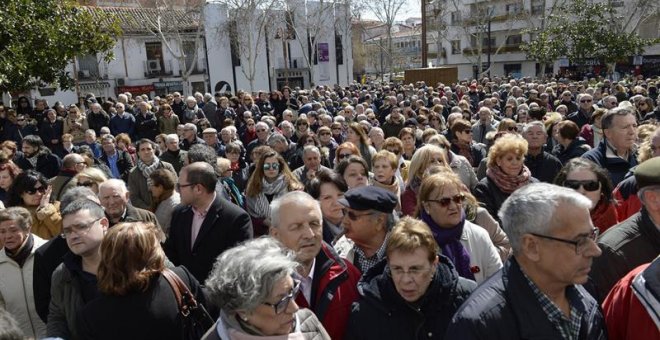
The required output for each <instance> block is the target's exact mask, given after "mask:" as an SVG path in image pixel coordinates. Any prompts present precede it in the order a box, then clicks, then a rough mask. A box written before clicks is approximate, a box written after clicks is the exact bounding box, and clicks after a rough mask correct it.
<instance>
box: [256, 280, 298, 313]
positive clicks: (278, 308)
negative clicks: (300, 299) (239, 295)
mask: <svg viewBox="0 0 660 340" xmlns="http://www.w3.org/2000/svg"><path fill="white" fill-rule="evenodd" d="M299 292H300V280H293V288H291V291H290V292H289V294H287V295H286V296H285V297H283V298H281V299H280V301H277V302H275V303H270V302H264V305H266V306H271V307H273V309H275V314H282V313H284V311H285V310H286V308H287V307H288V306H289V303H290V302H291V300H293V299H295V298H296V296H297V295H298V293H299Z"/></svg>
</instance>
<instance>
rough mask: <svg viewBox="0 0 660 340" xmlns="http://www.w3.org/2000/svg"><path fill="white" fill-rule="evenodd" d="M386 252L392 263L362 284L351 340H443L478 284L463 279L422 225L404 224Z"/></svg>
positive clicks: (409, 221) (351, 323)
mask: <svg viewBox="0 0 660 340" xmlns="http://www.w3.org/2000/svg"><path fill="white" fill-rule="evenodd" d="M385 253H386V254H387V257H386V258H387V261H381V262H380V263H379V264H377V265H376V267H375V268H377V269H373V270H369V271H368V272H367V273H366V274H365V276H364V277H363V278H362V280H360V283H359V284H358V285H359V287H360V289H359V292H360V295H361V296H360V298H359V300H358V302H357V303H356V304H355V305H354V306H355V307H354V308H353V312H352V313H351V317H350V319H349V325H348V329H347V331H346V333H347V335H346V339H412V338H422V337H423V338H425V339H443V338H444V336H445V332H446V329H447V325H448V324H449V321H451V317H452V316H453V315H454V313H455V312H456V311H457V310H458V307H459V306H460V305H461V304H462V303H463V301H465V300H466V299H467V297H468V296H469V295H470V293H471V292H472V291H473V290H474V288H475V287H476V284H475V283H474V282H472V281H470V280H467V279H465V278H462V277H460V276H459V275H458V273H457V272H456V269H454V265H453V264H452V263H451V261H450V260H449V259H448V258H447V257H445V256H443V255H439V254H440V248H439V247H438V244H437V243H436V241H435V239H434V237H433V233H432V232H431V230H429V227H428V226H427V225H426V224H425V223H424V222H422V221H420V220H417V219H413V218H410V217H405V218H403V219H401V220H400V221H399V222H398V223H397V224H396V225H395V226H394V228H393V230H392V232H391V233H390V236H389V238H388V239H387V242H386V244H385ZM358 307H359V308H358ZM384 320H387V322H383V321H384ZM420 330H423V331H421V332H420ZM413 334H416V335H417V337H413Z"/></svg>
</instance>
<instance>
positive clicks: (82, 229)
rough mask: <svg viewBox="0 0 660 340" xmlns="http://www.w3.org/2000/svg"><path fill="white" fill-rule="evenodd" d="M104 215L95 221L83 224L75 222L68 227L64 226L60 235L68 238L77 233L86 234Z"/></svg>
mask: <svg viewBox="0 0 660 340" xmlns="http://www.w3.org/2000/svg"><path fill="white" fill-rule="evenodd" d="M102 218H103V217H99V218H97V219H95V220H94V221H91V222H89V223H81V224H74V225H71V226H69V227H67V228H62V233H61V234H60V237H62V238H64V239H66V238H67V237H70V236H71V235H73V233H75V234H76V235H84V234H87V232H88V231H89V229H91V228H92V226H94V224H95V223H96V222H98V221H100V220H101V219H102Z"/></svg>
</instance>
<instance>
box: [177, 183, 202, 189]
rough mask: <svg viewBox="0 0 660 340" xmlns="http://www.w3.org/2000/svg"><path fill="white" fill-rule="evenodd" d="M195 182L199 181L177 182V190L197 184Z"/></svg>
mask: <svg viewBox="0 0 660 340" xmlns="http://www.w3.org/2000/svg"><path fill="white" fill-rule="evenodd" d="M195 184H197V183H188V184H179V183H177V184H176V191H180V190H181V188H185V187H191V186H193V185H195Z"/></svg>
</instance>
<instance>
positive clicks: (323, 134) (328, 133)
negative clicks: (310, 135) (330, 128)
mask: <svg viewBox="0 0 660 340" xmlns="http://www.w3.org/2000/svg"><path fill="white" fill-rule="evenodd" d="M319 136H330V132H321V133H319Z"/></svg>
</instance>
